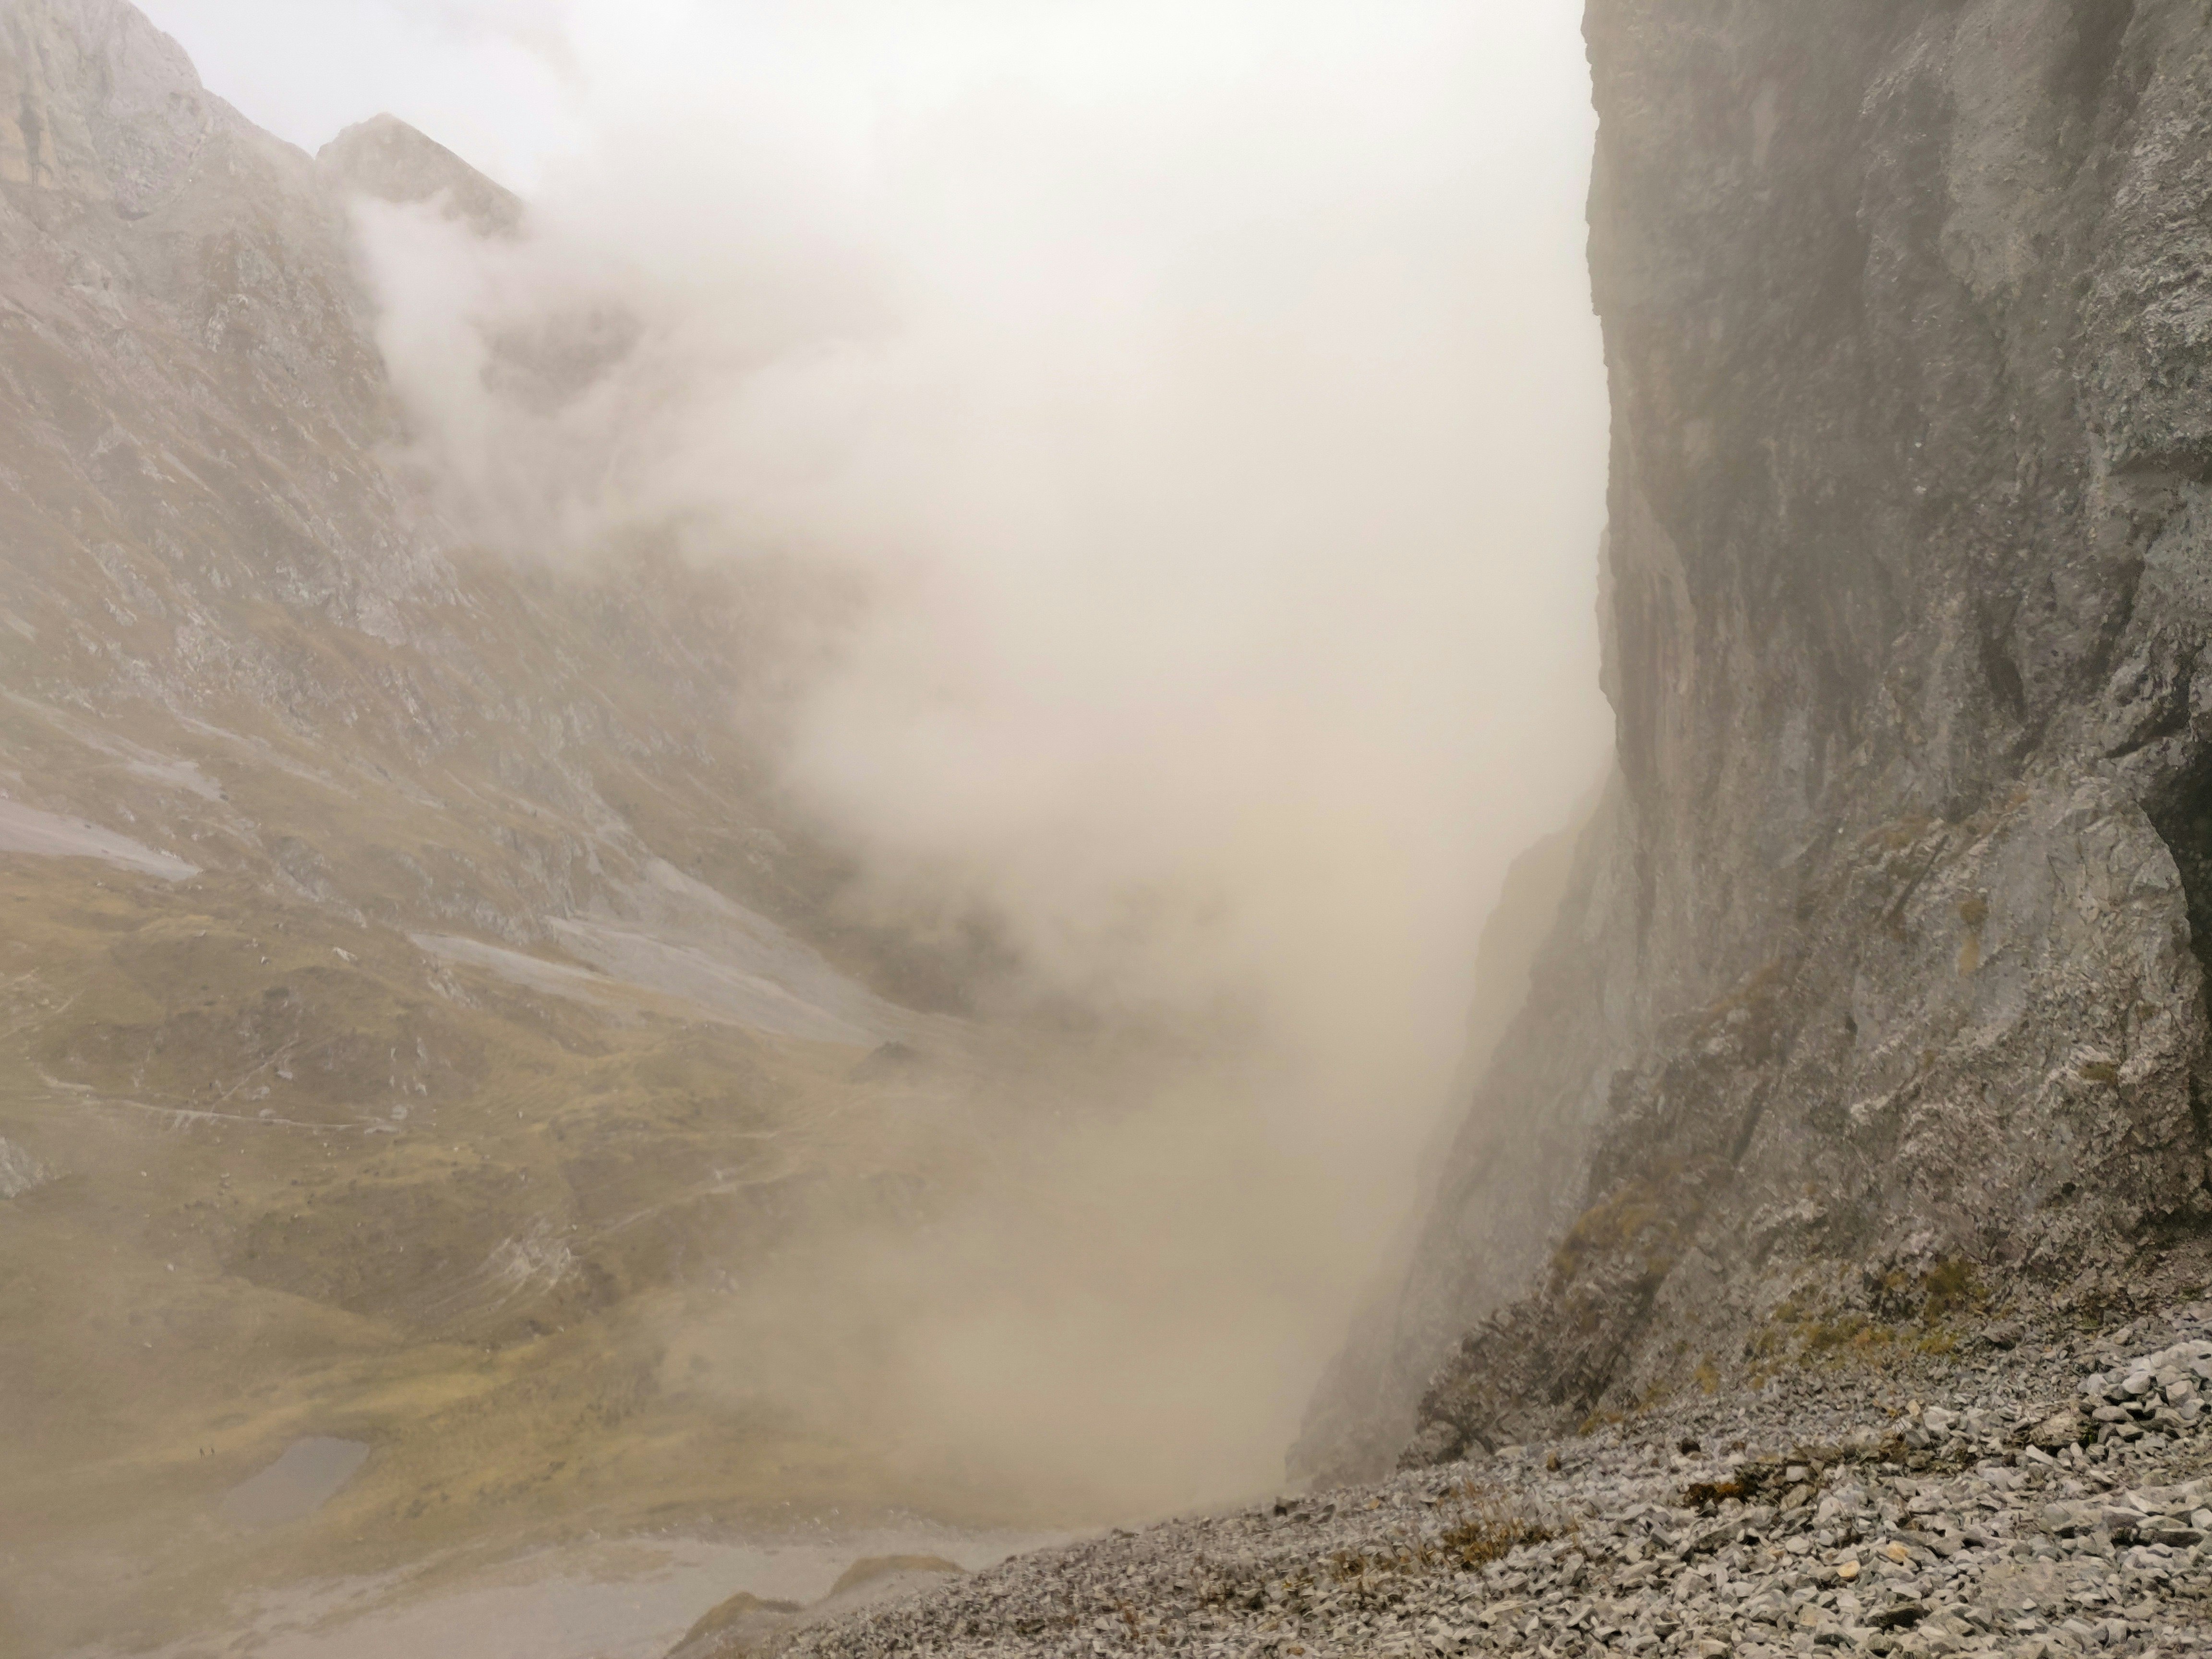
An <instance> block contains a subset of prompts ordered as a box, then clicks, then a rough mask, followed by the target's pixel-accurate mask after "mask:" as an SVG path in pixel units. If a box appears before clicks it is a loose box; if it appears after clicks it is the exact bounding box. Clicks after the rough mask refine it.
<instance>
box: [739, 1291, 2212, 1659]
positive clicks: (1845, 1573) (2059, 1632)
mask: <svg viewBox="0 0 2212 1659" xmlns="http://www.w3.org/2000/svg"><path fill="white" fill-rule="evenodd" d="M2199 1389H2212V1309H2207V1308H2206V1307H2205V1306H2203V1304H2190V1305H2186V1306H2183V1307H2178V1308H2175V1309H2173V1310H2171V1311H2170V1312H2168V1313H2166V1314H2164V1315H2160V1316H2156V1317H2153V1318H2148V1319H2142V1320H2138V1321H2136V1322H2134V1323H2132V1324H2130V1325H2128V1326H2126V1327H2124V1328H2118V1329H2113V1330H2108V1331H2103V1332H2098V1333H2093V1334H2082V1333H2079V1332H2063V1331H2058V1330H2045V1331H2034V1330H2023V1329H2021V1328H2017V1327H1993V1328H1990V1331H1989V1332H1987V1333H1986V1334H1984V1335H1982V1336H1979V1337H1977V1338H1972V1339H1970V1340H1969V1341H1968V1342H1967V1343H1966V1345H1965V1349H1964V1351H1961V1352H1957V1353H1953V1354H1915V1355H1913V1356H1911V1358H1909V1359H1905V1360H1901V1361H1893V1363H1892V1364H1891V1365H1890V1366H1888V1367H1887V1368H1875V1367H1871V1366H1869V1367H1866V1368H1863V1369H1862V1368H1854V1367H1850V1366H1844V1367H1840V1368H1838V1369H1837V1370H1832V1371H1827V1372H1824V1373H1820V1374H1811V1373H1807V1374H1800V1375H1797V1376H1790V1377H1786V1378H1782V1379H1778V1380H1776V1381H1774V1382H1772V1383H1769V1384H1768V1385H1767V1386H1766V1387H1765V1388H1764V1389H1761V1390H1760V1391H1759V1392H1758V1393H1757V1394H1755V1395H1750V1396H1748V1397H1738V1398H1703V1397H1700V1398H1699V1399H1698V1400H1697V1401H1694V1402H1692V1403H1687V1404H1678V1405H1676V1406H1674V1407H1670V1408H1667V1409H1661V1410H1654V1411H1651V1412H1648V1413H1643V1414H1641V1415H1639V1416H1638V1417H1637V1418H1636V1419H1633V1420H1631V1421H1627V1422H1624V1423H1620V1424H1613V1425H1605V1426H1602V1427H1600V1428H1597V1429H1596V1430H1595V1431H1593V1432H1591V1433H1589V1434H1588V1435H1587V1436H1584V1437H1579V1438H1576V1439H1571V1440H1566V1441H1561V1442H1559V1443H1553V1444H1548V1445H1531V1446H1523V1447H1506V1448H1501V1449H1499V1450H1498V1453H1497V1454H1496V1455H1494V1456H1484V1457H1481V1458H1480V1459H1479V1460H1478V1461H1475V1462H1463V1463H1455V1464H1450V1465H1447V1466H1443V1467H1440V1468H1424V1469H1419V1470H1414V1471H1409V1472H1407V1473H1405V1474H1400V1475H1398V1476H1396V1477H1395V1478H1394V1479H1392V1480H1389V1481H1386V1482H1384V1483H1383V1484H1381V1485H1378V1486H1370V1487H1354V1488H1346V1489H1341V1490H1338V1491H1334V1492H1316V1493H1312V1494H1309V1495H1305V1496H1302V1497H1297V1498H1284V1499H1280V1500H1279V1501H1276V1502H1274V1503H1272V1504H1265V1505H1261V1506H1259V1507H1256V1508H1253V1509H1249V1510H1243V1511H1241V1512H1237V1513H1234V1514H1227V1515H1219V1516H1207V1517H1204V1518H1197V1519H1188V1520H1180V1521H1173V1522H1164V1523H1162V1524H1160V1525H1158V1526H1153V1527H1148V1528H1144V1529H1142V1530H1140V1531H1136V1532H1128V1531H1117V1532H1115V1533H1113V1534H1109V1535H1106V1536H1103V1537H1099V1538H1095V1539H1091V1540H1089V1541H1085V1542H1083V1543H1080V1544H1077V1545H1073V1546H1070V1547H1066V1548H1063V1549H1059V1550H1054V1551H1049V1552H1043V1553H1036V1554H1032V1555H1027V1556H1021V1557H1017V1558H1015V1559H1012V1560H1010V1561H1008V1562H1006V1563H1005V1564H1004V1565H1000V1566H999V1567H996V1568H994V1569H991V1570H990V1571H985V1572H981V1573H977V1574H975V1575H974V1576H972V1577H966V1578H963V1579H960V1580H958V1581H957V1582H954V1583H951V1584H948V1585H947V1586H945V1588H943V1589H938V1590H935V1591H933V1593H931V1594H929V1595H926V1596H923V1597H921V1598H919V1599H915V1600H911V1601H905V1602H902V1603H900V1604H898V1605H895V1606H890V1607H879V1608H876V1609H873V1610H870V1611H866V1612H864V1613H855V1614H854V1615H852V1616H849V1617H848V1618H844V1619H842V1620H832V1621H829V1622H826V1623H823V1624H819V1625H816V1626H811V1627H809V1628H806V1629H804V1630H801V1631H796V1632H789V1633H787V1634H786V1635H785V1636H784V1637H783V1638H781V1641H780V1642H779V1643H778V1644H776V1648H777V1649H778V1650H781V1651H784V1652H788V1653H791V1654H805V1655H818V1656H823V1659H832V1656H835V1659H863V1656H868V1659H873V1656H890V1655H910V1654H945V1655H972V1656H999V1655H1007V1656H1012V1655H1098V1654H1125V1653H1126V1654H1184V1655H1204V1656H1224V1659H1226V1656H1260V1655H1267V1656H1274V1655H1290V1656H1301V1659H1337V1656H1352V1655H1366V1654H1376V1655H1425V1654H1459V1653H1470V1652H1492V1651H1495V1652H1527V1653H1528V1654H1530V1655H1532V1656H1537V1659H1571V1656H1584V1655H1594V1654H1595V1653H1597V1652H1599V1651H1600V1650H1608V1651H1611V1652H1615V1653H1620V1654H1623V1655H1631V1656H1637V1659H1645V1656H1662V1659H1673V1656H1693V1659H1723V1656H1741V1659H1781V1656H1784V1655H1802V1656H1808V1659H1809V1656H1817V1655H1820V1653H1822V1652H1823V1651H1824V1650H1835V1651H1838V1652H1839V1653H1867V1654H1873V1655H1892V1654H1894V1655H1900V1656H1911V1659H1919V1656H1923V1655H1926V1656H1939V1655H1948V1654H1982V1653H1992V1654H1995V1653H2002V1654H2006V1655H2011V1656H2021V1659H2041V1656H2046V1655H2061V1654H2064V1655H2071V1654H2081V1653H2090V1652H2094V1651H2097V1650H2106V1651H2109V1652H2111V1653H2114V1654H2127V1655H2138V1654H2150V1653H2160V1654H2175V1653H2185V1652H2195V1651H2197V1650H2203V1649H2206V1648H2208V1647H2212V1641H2208V1632H2212V1609H2208V1605H2207V1603H2208V1598H2212V1544H2208V1543H2207V1541H2206V1540H2207V1537H2208V1535H2212V1480H2208V1479H2207V1471H2208V1469H2212V1429H2208V1426H2207V1425H2212V1413H2201V1411H2200V1401H2199V1393H2198V1391H2199ZM732 1651H735V1650H732Z"/></svg>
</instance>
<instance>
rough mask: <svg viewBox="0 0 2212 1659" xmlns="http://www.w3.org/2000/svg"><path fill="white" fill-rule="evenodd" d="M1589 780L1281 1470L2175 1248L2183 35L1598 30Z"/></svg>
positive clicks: (1541, 1415)
mask: <svg viewBox="0 0 2212 1659" xmlns="http://www.w3.org/2000/svg"><path fill="white" fill-rule="evenodd" d="M1587 33H1588V38H1589V48H1590V58H1591V64H1592V67H1593V70H1594V74H1595V92H1596V100H1597V106H1598V112H1599V115H1600V118H1601V128H1600V135H1599V139H1598V149H1597V161H1596V171H1595V182H1594V185H1593V190H1592V195H1591V204H1590V222H1591V244H1590V246H1591V265H1592V272H1593V278H1594V283H1595V295H1596V300H1597V306H1598V310H1599V313H1600V314H1601V318H1602V320H1603V323H1604V329H1605V337H1606V343H1607V364H1608V369H1609V374H1610V376H1611V383H1612V395H1613V411H1614V420H1613V465H1612V486H1611V497H1610V507H1611V528H1610V532H1609V536H1608V539H1607V546H1606V548H1605V550H1604V555H1603V572H1604V589H1603V599H1602V605H1601V615H1602V623H1603V628H1604V636H1605V655H1606V669H1605V673H1606V687H1607V693H1608V695H1609V696H1611V698H1612V700H1613V706H1614V708H1615V710H1616V712H1617V714H1618V720H1619V745H1618V757H1619V771H1618V775H1617V778H1616V781H1615V783H1614V786H1613V789H1612V792H1611V793H1610V794H1609V796H1608V797H1607V800H1606V803H1605V805H1604V806H1603V808H1602V809H1601V811H1600V813H1599V815H1598V817H1597V819H1596V821H1595V823H1593V824H1592V825H1591V826H1590V828H1589V830H1588V831H1587V832H1586V833H1585V834H1584V836H1583V840H1582V843H1581V847H1580V850H1579V852H1578V854H1577V871H1576V873H1575V876H1574V878H1573V879H1572V882H1571V887H1570V890H1569V893H1568V896H1567V898H1566V901H1565V905H1564V906H1563V908H1562V911H1561V914H1560V916H1559V922H1558V925H1557V927H1556V929H1555V931H1554V932H1553V935H1552V937H1551V939H1550V941H1549V943H1548V944H1547V945H1546V947H1545V948H1544V950H1543V951H1542V952H1541V956H1540V958H1539V960H1538V963H1537V965H1536V968H1535V970H1534V993H1533V994H1532V996H1531V998H1530V1000H1529V1003H1528V1007H1527V1008H1526V1010H1525V1011H1524V1012H1523V1013H1522V1016H1521V1018H1520V1021H1519V1023H1518V1024H1517V1025H1516V1027H1515V1028H1514V1030H1512V1031H1511V1032H1510V1034H1509V1035H1508V1036H1507V1037H1506V1038H1505V1040H1504V1042H1503V1043H1502V1044H1501V1045H1500V1047H1499V1048H1498V1052H1497V1054H1496V1056H1495V1058H1494V1060H1493V1061H1492V1064H1491V1065H1490V1066H1489V1067H1488V1069H1487V1071H1486V1073H1485V1074H1484V1076H1483V1078H1482V1080H1481V1082H1480V1085H1478V1086H1477V1087H1476V1088H1475V1090H1474V1093H1473V1099H1472V1103H1471V1107H1470V1109H1469V1111H1468V1115H1467V1120H1466V1127H1465V1130H1464V1132H1463V1133H1462V1136H1461V1138H1460V1139H1459V1141H1458V1143H1457V1145H1456V1147H1455V1150H1454V1152H1453V1155H1452V1158H1451V1160H1450V1163H1449V1168H1448V1170H1447V1171H1446V1173H1445V1175H1444V1176H1443V1180H1442V1183H1441V1187H1440V1190H1439V1192H1438V1194H1437V1199H1436V1201H1435V1203H1434V1204H1433V1206H1432V1207H1431V1211H1430V1212H1429V1215H1428V1218H1427V1219H1426V1221H1425V1225H1424V1230H1423V1233H1422V1237H1421V1240H1420V1243H1419V1247H1418V1249H1416V1251H1415V1252H1414V1254H1413V1261H1412V1265H1411V1267H1410V1268H1409V1270H1408V1273H1407V1277H1406V1279H1405V1280H1404V1281H1403V1284H1402V1285H1401V1288H1400V1290H1399V1291H1398V1294H1397V1296H1396V1297H1395V1304H1394V1306H1393V1308H1392V1311H1391V1314H1390V1317H1389V1338H1388V1340H1383V1341H1379V1342H1375V1343H1372V1344H1370V1345H1368V1346H1365V1347H1364V1348H1363V1349H1362V1350H1360V1351H1358V1352H1354V1353H1352V1354H1351V1355H1349V1356H1347V1359H1346V1363H1345V1364H1343V1365H1341V1366H1340V1368H1339V1372H1338V1374H1337V1376H1336V1377H1335V1379H1334V1382H1333V1383H1332V1385H1331V1388H1330V1389H1329V1390H1328V1391H1327V1392H1326V1393H1325V1395H1324V1396H1323V1397H1322V1400H1321V1401H1318V1402H1317V1403H1316V1409H1315V1412H1314V1414H1313V1416H1312V1419H1311V1421H1310V1432H1309V1434H1308V1436H1307V1437H1306V1439H1305V1440H1304V1442H1303V1443H1302V1444H1301V1446H1300V1447H1299V1449H1298V1450H1297V1453H1296V1454H1294V1456H1293V1468H1294V1469H1296V1470H1297V1471H1298V1472H1301V1473H1304V1474H1309V1475H1318V1476H1322V1477H1329V1476H1342V1475H1346V1474H1357V1473H1362V1472H1372V1471H1375V1470H1376V1469H1378V1468H1383V1467H1387V1466H1388V1464H1389V1462H1390V1461H1391V1460H1392V1459H1393V1458H1395V1457H1398V1456H1401V1455H1403V1456H1404V1457H1406V1458H1407V1460H1408V1461H1409V1462H1416V1463H1419V1462H1430V1461H1437V1460H1443V1459H1447V1458H1449V1457H1452V1456H1455V1455H1461V1454H1462V1453H1465V1452H1467V1451H1468V1450H1469V1449H1480V1447H1481V1446H1483V1445H1486V1444H1487V1445H1494V1444H1499V1443H1505V1442H1509V1441H1516V1440H1522V1439H1525V1438H1528V1437H1530V1436H1532V1435H1536V1434H1540V1433H1550V1432H1558V1431H1562V1430H1565V1429H1570V1428H1572V1427H1573V1426H1575V1425H1578V1424H1582V1423H1583V1422H1586V1421H1589V1420H1593V1419H1603V1418H1605V1417H1607V1415H1609V1414H1613V1413H1623V1412H1632V1411H1635V1410H1637V1409H1638V1408H1640V1407H1646V1406H1649V1405H1650V1404H1651V1403H1652V1402H1655V1401H1660V1400H1663V1399H1666V1398H1669V1397H1672V1396H1674V1395H1680V1394H1681V1393H1683V1392H1684V1391H1686V1390H1696V1389H1722V1388H1726V1387H1729V1386H1733V1385H1736V1384H1739V1383H1757V1382H1759V1381H1760V1380H1761V1379H1763V1378H1765V1377H1766V1376H1771V1375H1772V1374H1774V1373H1776V1372H1777V1371H1778V1370H1787V1369H1788V1368H1790V1366H1792V1365H1795V1364H1802V1363H1807V1362H1808V1359H1809V1358H1817V1357H1818V1356H1819V1355H1820V1354H1822V1353H1825V1352H1828V1351H1829V1350H1830V1349H1831V1348H1832V1347H1833V1346H1836V1345H1838V1344H1844V1345H1850V1346H1856V1347H1857V1348H1858V1349H1860V1350H1866V1351H1877V1352H1878V1351H1881V1350H1885V1349H1890V1348H1894V1347H1896V1346H1899V1345H1900V1344H1906V1343H1910V1342H1915V1341H1921V1340H1931V1338H1932V1337H1933V1336H1934V1335H1938V1334H1941V1333H1942V1331H1943V1330H1944V1329H1946V1328H1948V1322H1953V1321H1955V1320H1957V1319H1959V1318H1960V1317H1963V1316H1966V1314H1968V1313H1969V1312H1971V1310H1972V1309H1973V1308H1974V1307H1976V1306H1977V1305H1978V1304H1983V1303H1986V1302H1991V1301H2002V1300H2003V1299H2004V1298H2006V1297H2020V1298H2022V1299H2032V1300H2033V1301H2036V1302H2039V1303H2046V1304H2055V1305H2057V1306H2060V1307H2063V1308H2066V1309H2069V1310H2075V1311H2077V1312H2079V1313H2081V1314H2083V1315H2085V1316H2094V1315H2095V1314H2096V1313H2097V1311H2098V1310H2099V1309H2100V1307H2104V1306H2107V1305H2115V1304H2124V1302H2125V1300H2126V1297H2127V1294H2128V1289H2129V1286H2130V1283H2131V1281H2132V1279H2133V1278H2134V1276H2135V1275H2136V1273H2138V1271H2139V1269H2140V1267H2141V1264H2142V1261H2143V1260H2144V1259H2145V1256H2146V1254H2147V1253H2155V1252H2156V1251H2157V1250H2158V1249H2160V1248H2162V1247H2163V1246H2165V1245H2166V1244H2168V1243H2171V1242H2172V1241H2173V1240H2175V1239H2177V1238H2179V1237H2189V1236H2194V1235H2195V1234H2197V1232H2199V1231H2201V1230H2202V1229H2203V1227H2204V1225H2205V1224H2206V1222H2207V1220H2208V1219H2212V1195H2208V1193H2207V1184H2206V1155H2207V1151H2208V1140H2207V1129H2206V1116H2205V1105H2204V1102H2205V1099H2206V1097H2207V1081H2208V1066H2212V1050H2208V1047H2207V1038H2208V1035H2212V1032H2208V1026H2207V1019H2206V1012H2205V995H2204V969H2203V959H2202V958H2203V954H2204V952H2205V951H2206V950H2207V948H2208V946H2207V944H2206V941H2208V940H2212V840H2208V837H2212V793H2209V792H2208V780H2212V747H2208V739H2212V715H2208V713H2207V710H2206V708H2205V707H2204V700H2203V691H2202V688H2203V686H2205V685H2206V684H2212V682H2208V680H2207V678H2206V677H2205V676H2204V675H2203V674H2202V673H2201V672H2200V671H2199V665H2200V663H2201V662H2202V660H2203V652H2204V650H2205V647H2206V638H2207V625H2208V622H2212V609H2209V608H2208V607H2212V590H2208V588H2207V587H2206V586H2205V582H2204V579H2203V572H2204V571H2205V569H2206V568H2208V555H2212V543H2208V541H2207V535H2208V530H2207V526H2208V524H2209V523H2212V517H2208V508H2212V397H2208V392H2212V381H2208V377H2212V292H2208V290H2207V289H2206V287H2205V284H2204V282H2203V277H2204V274H2205V271H2206V270H2207V269H2208V265H2212V149H2208V148H2207V145H2206V143H2205V123H2206V119H2207V117H2206V111H2207V110H2208V109H2212V100H2208V92H2212V24H2208V22H2207V20H2206V18H2205V16H2204V14H2203V9H2202V8H2201V7H2198V6H2194V5H2189V4H2182V3H2169V0H2031V3H2024V4H1997V3H1994V0H1982V3H1968V4H1942V5H1937V4H1932V3H1913V0H1903V3H1884V4H1880V5H1872V6H1856V7H1832V6H1820V5H1814V4H1810V3H1795V0H1792V3H1784V4H1779V5H1772V6H1766V7H1759V8H1746V7H1735V8H1721V9H1714V8H1711V7H1708V6H1702V5H1692V4H1689V3H1686V0H1659V3H1656V4H1653V3H1644V0H1638V3H1627V0H1592V3H1591V4H1590V5H1589V10H1588V21H1587Z"/></svg>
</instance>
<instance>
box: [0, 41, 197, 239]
mask: <svg viewBox="0 0 2212 1659" xmlns="http://www.w3.org/2000/svg"><path fill="white" fill-rule="evenodd" d="M226 112H227V106H224V105H223V104H222V101H221V100H218V99H216V98H214V97H212V96H210V94H208V92H207V91H206V89H205V88H203V87H202V86H201V84H200V78H199V76H198V74H197V72H196V71H195V70H193V68H192V64H191V58H189V57H187V56H186V55H185V50H184V48H183V47H182V46H179V45H178V44H177V43H176V42H175V41H174V40H171V39H170V38H169V37H168V36H167V35H166V34H164V33H161V30H159V29H157V28H155V27H154V25H153V24H152V23H150V22H149V21H147V19H146V17H145V15H144V14H143V13H142V12H140V11H139V10H138V9H137V7H135V6H132V5H130V4H128V3H126V0H9V3H8V4H7V5H6V6H5V7H4V8H0V182H5V183H10V184H18V185H33V186H37V187H39V188H42V189H46V190H52V191H62V192H65V193H68V194H72V195H76V196H78V197H82V198H83V199H85V200H88V201H94V202H106V203H112V204H113V205H114V206H115V208H116V209H117V210H118V211H120V212H121V213H123V214H125V216H130V217H137V216H140V215H142V214H143V213H145V212H147V211H149V210H150V209H151V208H152V207H153V206H154V205H155V204H158V203H159V202H160V201H161V199H162V198H163V197H166V196H167V194H168V192H169V191H170V190H171V189H172V188H173V186H174V185H175V183H176V181H177V179H178V178H179V175H180V174H182V173H183V172H184V171H185V168H186V167H188V166H189V165H190V164H191V160H192V158H193V157H194V156H195V155H197V154H198V152H199V149H200V147H201V145H202V144H203V143H205V142H206V139H207V137H208V134H209V133H210V131H211V130H212V129H213V128H214V126H215V125H216V122H217V120H218V119H219V118H220V117H221V115H222V114H223V113H226Z"/></svg>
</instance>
